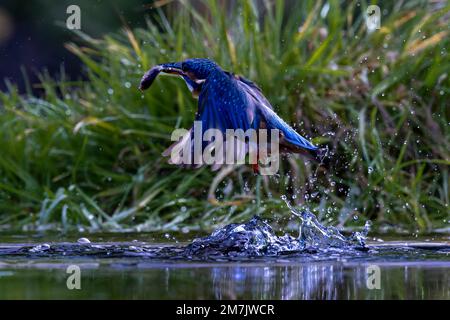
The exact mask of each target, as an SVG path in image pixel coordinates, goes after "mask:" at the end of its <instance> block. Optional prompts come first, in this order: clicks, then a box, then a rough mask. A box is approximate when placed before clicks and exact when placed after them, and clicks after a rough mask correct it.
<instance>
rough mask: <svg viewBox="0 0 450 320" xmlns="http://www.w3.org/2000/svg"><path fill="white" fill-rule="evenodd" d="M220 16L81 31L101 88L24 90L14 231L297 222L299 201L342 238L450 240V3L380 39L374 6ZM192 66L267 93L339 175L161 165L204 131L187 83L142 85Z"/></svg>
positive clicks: (10, 152) (2, 219) (267, 8)
mask: <svg viewBox="0 0 450 320" xmlns="http://www.w3.org/2000/svg"><path fill="white" fill-rule="evenodd" d="M219 3H220V2H218V1H204V2H201V5H200V6H198V7H196V8H194V7H192V6H191V2H190V1H180V2H176V3H175V2H172V3H169V4H168V5H164V6H163V7H162V8H161V7H160V8H155V9H153V10H152V15H151V17H149V19H148V27H147V28H146V29H137V30H130V29H129V28H127V27H124V30H123V31H122V32H120V33H117V34H110V35H106V36H104V37H103V38H102V39H92V38H90V37H89V36H88V35H85V34H81V33H80V34H79V36H80V41H79V44H73V43H72V44H67V48H68V49H69V50H71V51H72V52H73V53H74V54H76V55H77V56H78V57H79V58H80V59H81V60H82V61H83V63H84V65H85V67H86V74H87V80H86V81H68V80H67V79H65V78H64V76H62V77H61V79H51V78H50V77H48V76H46V75H45V74H43V75H42V77H41V79H42V82H41V84H40V85H41V86H42V88H43V89H44V91H45V95H43V96H42V97H33V96H32V95H31V93H30V94H28V95H23V96H20V95H18V94H17V93H16V92H17V91H16V90H15V88H14V86H13V85H12V84H11V85H10V88H11V89H10V92H8V93H1V94H0V103H1V106H0V126H1V127H0V145H1V155H0V224H1V225H7V226H8V227H9V228H15V227H23V226H36V225H38V226H45V225H47V224H49V223H57V224H60V225H61V227H62V228H64V229H71V228H72V227H76V226H80V225H87V226H90V227H92V228H93V229H101V230H105V229H107V230H127V229H134V230H173V229H176V230H177V229H181V228H188V229H208V230H210V229H212V228H214V227H215V226H217V225H220V224H224V223H230V222H237V221H243V220H244V219H248V218H249V217H251V216H252V215H254V214H260V215H262V216H263V217H266V218H274V220H276V221H278V222H279V223H280V225H284V224H285V223H287V221H288V220H289V219H288V218H289V216H290V215H289V213H288V210H287V208H286V206H285V205H284V203H283V201H282V200H281V199H280V195H282V194H286V195H289V196H291V197H292V198H291V199H292V201H294V202H295V203H296V204H297V205H301V206H305V207H308V208H310V209H312V210H314V211H315V212H316V213H317V214H318V216H319V218H320V219H321V220H323V221H324V222H325V223H327V224H330V225H339V226H341V227H342V226H360V225H362V224H363V222H364V221H365V220H366V219H372V220H373V221H374V223H375V225H376V226H379V227H385V226H389V225H391V226H395V227H400V228H407V229H409V230H413V231H415V232H417V231H430V230H431V229H435V228H443V227H445V228H448V223H449V221H448V220H449V208H448V200H449V199H448V197H449V190H448V183H449V181H448V165H449V163H450V161H449V149H450V146H449V139H448V137H449V132H448V130H449V129H448V128H449V126H448V121H449V120H448V113H449V111H448V109H449V108H448V95H449V93H450V92H449V75H448V73H449V70H450V60H449V56H448V47H449V39H450V37H449V6H448V3H447V2H446V1H442V2H434V3H433V4H428V2H426V1H397V2H383V3H382V4H381V6H382V10H383V11H385V13H384V14H383V16H382V28H381V30H378V31H375V32H372V33H369V32H367V30H366V26H365V23H364V19H363V16H362V15H361V12H363V11H364V10H365V8H366V7H367V5H368V4H367V3H366V2H364V1H345V2H342V3H339V2H337V1H328V2H321V1H291V2H285V1H281V0H280V1H236V3H235V5H234V6H229V8H228V10H225V9H224V8H223V7H221V5H220V4H219ZM225 12H228V13H225ZM189 57H209V58H212V59H214V60H215V61H217V62H218V63H219V64H220V65H221V66H222V67H223V68H224V69H225V70H230V71H233V72H235V73H238V74H242V75H244V76H246V77H248V78H249V79H251V80H253V81H255V82H256V83H257V84H258V85H260V86H261V88H262V90H263V92H264V94H265V95H266V96H267V97H268V99H269V100H270V101H271V102H272V104H273V106H274V108H275V109H276V111H277V112H278V113H279V114H280V115H281V116H282V117H283V118H284V119H286V120H287V121H288V122H289V123H291V124H292V125H294V127H295V128H296V129H297V130H298V131H299V132H300V133H302V134H304V135H306V136H308V137H311V138H312V140H313V141H314V142H316V143H320V144H323V145H325V144H326V145H328V146H329V147H330V149H331V150H332V153H333V156H332V159H331V166H330V169H329V170H327V171H325V170H323V169H321V168H319V169H317V166H316V165H315V164H311V163H306V164H305V163H304V161H303V159H301V158H297V157H291V158H289V159H287V160H285V161H284V162H283V166H282V168H281V171H280V175H279V176H277V177H272V178H266V177H261V176H254V175H253V174H252V172H251V170H250V169H249V168H247V167H246V166H242V167H239V168H236V169H235V170H233V171H230V172H219V173H217V172H216V173H213V172H211V171H210V170H209V168H203V169H200V170H196V171H194V170H185V169H179V168H176V167H173V166H171V165H168V164H166V162H165V160H164V159H162V157H161V152H162V151H163V150H164V149H165V148H166V147H167V146H168V145H169V144H170V141H169V140H170V134H171V132H172V130H173V129H174V128H176V127H184V128H187V127H189V126H190V125H191V123H192V121H193V118H194V113H195V111H196V101H195V100H193V99H192V97H191V96H190V94H189V93H188V91H187V89H186V88H185V85H184V83H183V82H182V81H181V80H179V79H176V78H164V79H163V78H161V79H158V80H157V81H156V82H155V84H154V85H153V87H152V88H151V89H150V90H149V91H148V92H146V93H145V94H142V93H141V92H139V91H138V90H137V86H138V83H139V80H140V77H141V76H142V74H143V73H144V72H145V71H146V70H147V69H148V68H150V67H151V66H153V65H155V64H158V63H162V62H168V61H181V60H183V59H185V58H189ZM212 183H213V186H212V187H210V186H211V184H212ZM210 189H211V190H210ZM208 198H209V200H210V201H209V202H208V201H207V199H208ZM355 217H359V219H356V218H355ZM382 230H383V229H382Z"/></svg>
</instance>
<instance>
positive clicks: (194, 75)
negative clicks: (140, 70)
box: [139, 58, 220, 90]
mask: <svg viewBox="0 0 450 320" xmlns="http://www.w3.org/2000/svg"><path fill="white" fill-rule="evenodd" d="M219 68H220V67H219V66H218V65H217V64H216V63H215V62H214V61H211V60H209V59H202V58H194V59H187V60H185V61H183V62H170V63H164V64H160V65H157V66H155V67H153V68H151V69H150V70H149V71H147V72H146V73H145V75H144V77H143V78H142V80H141V84H140V87H139V88H140V89H141V90H145V89H147V88H149V87H150V86H151V85H152V83H153V81H154V80H155V78H156V77H157V76H158V74H159V73H161V72H163V73H168V74H177V75H180V76H182V77H188V78H189V79H191V80H192V81H194V82H199V81H202V80H206V78H207V77H208V75H209V74H210V73H211V71H213V70H216V69H219Z"/></svg>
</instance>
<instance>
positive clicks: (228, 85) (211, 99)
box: [196, 72, 255, 132]
mask: <svg viewBox="0 0 450 320" xmlns="http://www.w3.org/2000/svg"><path fill="white" fill-rule="evenodd" d="M254 114H255V108H254V106H252V104H251V103H250V101H249V100H248V99H247V96H246V93H245V91H244V90H242V88H241V86H240V85H239V84H238V81H237V80H236V79H235V78H234V77H233V76H232V75H231V74H229V73H225V72H220V73H217V74H214V75H211V76H210V77H209V78H208V79H207V80H206V82H205V83H204V84H203V86H202V90H201V92H200V96H199V102H198V112H197V117H196V120H200V121H202V125H203V130H207V129H210V128H216V129H219V130H221V131H222V132H225V130H226V129H243V130H244V131H246V130H247V129H249V128H251V126H252V123H253V120H254Z"/></svg>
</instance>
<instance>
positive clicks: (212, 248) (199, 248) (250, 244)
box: [184, 196, 371, 257]
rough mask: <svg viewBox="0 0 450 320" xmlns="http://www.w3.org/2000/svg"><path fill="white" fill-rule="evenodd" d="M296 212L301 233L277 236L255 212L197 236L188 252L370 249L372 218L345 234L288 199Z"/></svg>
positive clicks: (191, 254)
mask: <svg viewBox="0 0 450 320" xmlns="http://www.w3.org/2000/svg"><path fill="white" fill-rule="evenodd" d="M282 199H283V200H284V201H285V202H286V204H287V206H288V208H289V209H290V211H291V212H292V214H293V215H294V216H296V217H298V218H300V228H299V235H298V237H297V238H295V237H293V236H291V235H284V236H277V235H276V234H275V232H274V231H273V229H272V228H271V227H270V225H269V224H267V223H266V222H265V221H263V220H262V219H261V218H259V217H257V216H255V217H253V218H252V219H251V220H250V221H249V222H247V223H242V224H237V223H235V224H230V225H227V226H225V227H223V228H220V229H217V230H216V231H214V232H213V233H212V234H211V235H210V236H207V237H204V238H200V239H195V240H194V241H193V242H192V243H191V244H189V245H188V246H187V247H186V249H185V251H184V253H185V254H186V255H187V256H188V257H196V256H205V255H206V256H220V255H222V256H231V257H233V256H265V255H283V254H290V253H299V252H318V251H321V252H325V251H338V252H343V251H348V250H362V251H365V250H367V249H368V248H367V246H366V244H365V240H366V238H367V234H368V232H369V231H370V226H371V224H370V222H369V221H368V222H367V223H366V225H365V227H364V230H363V231H362V232H354V233H352V234H351V235H350V236H349V237H345V236H344V235H342V234H341V233H340V232H339V230H338V229H336V228H335V227H326V226H323V225H322V224H321V223H320V222H319V221H318V220H317V217H316V216H315V215H314V214H313V213H311V212H310V211H307V210H303V211H299V210H297V209H295V208H294V207H293V206H292V205H291V204H290V203H289V202H288V201H287V200H286V197H284V196H283V197H282Z"/></svg>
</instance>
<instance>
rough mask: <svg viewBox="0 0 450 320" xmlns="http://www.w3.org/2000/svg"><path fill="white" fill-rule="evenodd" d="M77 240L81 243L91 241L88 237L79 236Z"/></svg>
mask: <svg viewBox="0 0 450 320" xmlns="http://www.w3.org/2000/svg"><path fill="white" fill-rule="evenodd" d="M77 242H78V243H82V244H87V243H91V241H90V240H89V239H88V238H80V239H78V240H77Z"/></svg>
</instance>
